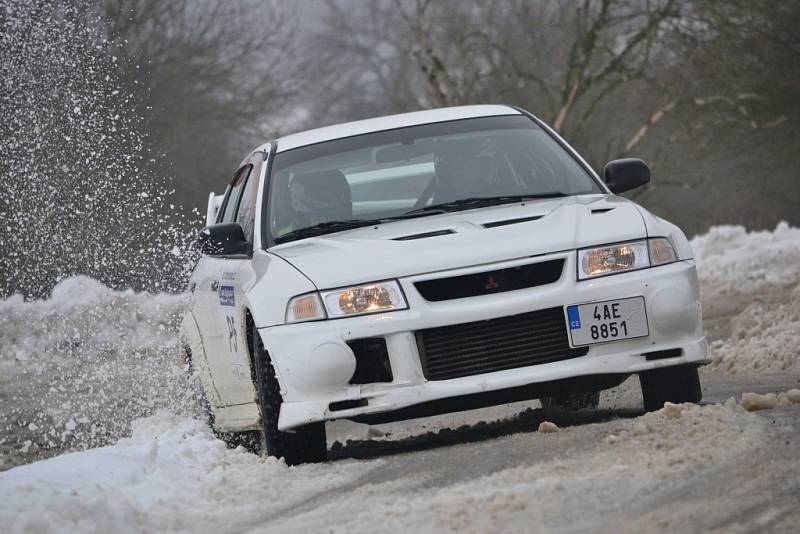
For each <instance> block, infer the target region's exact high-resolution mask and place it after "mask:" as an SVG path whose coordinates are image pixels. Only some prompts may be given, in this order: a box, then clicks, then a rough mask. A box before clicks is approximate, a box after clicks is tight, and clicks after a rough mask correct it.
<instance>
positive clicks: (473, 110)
mask: <svg viewBox="0 0 800 534" xmlns="http://www.w3.org/2000/svg"><path fill="white" fill-rule="evenodd" d="M519 114H520V112H519V111H518V110H516V109H514V108H512V107H510V106H503V105H479V106H457V107H451V108H439V109H429V110H425V111H413V112H411V113H401V114H399V115H387V116H385V117H375V118H373V119H365V120H361V121H355V122H345V123H342V124H334V125H332V126H325V127H323V128H316V129H314V130H306V131H305V132H298V133H293V134H290V135H287V136H284V137H280V138H278V139H276V141H277V145H278V150H277V151H278V152H284V151H286V150H292V149H293V148H298V147H301V146H306V145H313V144H316V143H322V142H324V141H331V140H333V139H342V138H344V137H351V136H354V135H362V134H367V133H372V132H380V131H384V130H393V129H395V128H404V127H406V126H416V125H418V124H430V123H433V122H445V121H453V120H458V119H471V118H474V117H491V116H496V115H519Z"/></svg>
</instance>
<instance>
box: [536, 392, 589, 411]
mask: <svg viewBox="0 0 800 534" xmlns="http://www.w3.org/2000/svg"><path fill="white" fill-rule="evenodd" d="M539 401H540V402H541V403H542V408H544V409H545V410H551V409H554V408H555V409H558V410H567V411H570V412H577V411H578V410H585V409H592V410H594V409H596V408H597V407H598V406H599V405H600V392H599V391H587V392H583V393H565V394H563V395H558V396H556V397H542V398H541V399H539Z"/></svg>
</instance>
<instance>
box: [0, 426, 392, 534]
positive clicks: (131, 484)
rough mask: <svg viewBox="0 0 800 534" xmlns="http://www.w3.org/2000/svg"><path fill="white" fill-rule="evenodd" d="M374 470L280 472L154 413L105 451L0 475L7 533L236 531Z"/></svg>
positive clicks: (361, 466) (364, 466)
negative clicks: (127, 436) (129, 434)
mask: <svg viewBox="0 0 800 534" xmlns="http://www.w3.org/2000/svg"><path fill="white" fill-rule="evenodd" d="M381 465H382V462H379V461H377V462H340V463H337V464H335V465H309V466H302V467H293V468H288V467H286V464H285V463H283V462H282V461H278V460H275V459H273V458H266V459H262V458H260V457H258V456H255V455H253V454H250V453H248V452H245V451H244V450H242V449H236V450H230V449H227V448H226V447H225V444H224V443H223V442H222V441H220V440H218V439H216V438H214V436H213V435H212V434H211V432H210V431H209V429H208V428H207V427H206V426H205V425H203V424H201V423H200V422H198V421H195V420H192V419H188V418H182V417H178V416H176V415H173V414H169V413H166V412H160V413H158V414H156V415H154V416H152V417H149V418H145V419H141V420H139V421H137V422H136V423H135V424H134V425H133V435H132V437H130V438H126V439H123V440H121V441H120V442H119V443H118V444H117V445H114V446H112V447H103V448H98V449H93V450H90V451H85V452H79V453H71V454H65V455H62V456H59V457H57V458H52V459H50V460H45V461H41V462H37V463H34V464H31V465H26V466H21V467H17V468H14V469H11V470H9V471H6V472H4V473H0V525H3V530H4V531H6V532H165V531H169V532H174V531H183V532H240V531H242V530H247V529H253V528H255V527H257V526H258V525H259V524H260V523H262V522H263V521H264V520H265V519H266V518H270V517H273V516H275V515H277V514H278V512H279V511H280V510H282V509H286V508H291V507H293V506H298V505H300V504H301V503H302V502H304V501H306V500H308V499H310V498H313V497H314V496H315V495H317V494H322V493H324V492H326V491H330V490H332V489H334V488H336V487H337V486H342V485H345V484H349V483H352V482H353V481H354V480H355V479H357V478H358V477H360V476H363V475H364V474H365V473H367V472H369V471H370V470H372V469H374V468H377V467H380V466H381Z"/></svg>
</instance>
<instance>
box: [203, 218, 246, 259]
mask: <svg viewBox="0 0 800 534" xmlns="http://www.w3.org/2000/svg"><path fill="white" fill-rule="evenodd" d="M197 247H198V248H199V249H200V252H202V253H203V254H207V255H209V256H231V255H236V254H247V252H248V249H247V240H246V239H245V237H244V230H242V227H241V225H240V224H239V223H221V224H212V225H211V226H206V227H205V228H203V229H202V230H200V235H199V236H198V237H197Z"/></svg>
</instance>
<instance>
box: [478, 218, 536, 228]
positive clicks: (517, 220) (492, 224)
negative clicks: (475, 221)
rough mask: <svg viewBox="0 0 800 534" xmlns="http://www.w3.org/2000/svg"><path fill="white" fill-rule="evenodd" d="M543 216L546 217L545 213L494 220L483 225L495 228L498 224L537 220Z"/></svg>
mask: <svg viewBox="0 0 800 534" xmlns="http://www.w3.org/2000/svg"><path fill="white" fill-rule="evenodd" d="M542 217H544V215H534V216H532V217H522V218H519V219H506V220H504V221H492V222H488V223H483V224H482V225H481V226H483V227H484V228H494V227H496V226H505V225H507V224H518V223H524V222H528V221H535V220H538V219H541V218H542Z"/></svg>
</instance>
